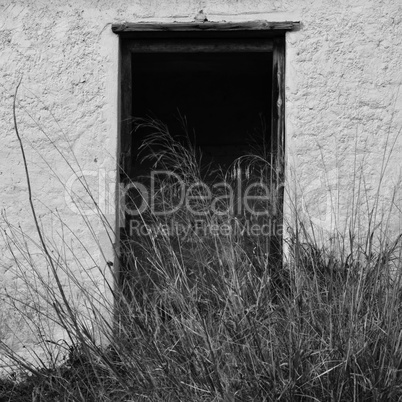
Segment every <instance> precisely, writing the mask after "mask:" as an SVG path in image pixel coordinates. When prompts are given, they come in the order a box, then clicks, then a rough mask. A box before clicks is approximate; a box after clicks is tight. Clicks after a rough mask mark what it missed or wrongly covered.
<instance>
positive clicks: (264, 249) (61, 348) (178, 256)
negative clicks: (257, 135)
mask: <svg viewBox="0 0 402 402" xmlns="http://www.w3.org/2000/svg"><path fill="white" fill-rule="evenodd" d="M139 123H140V124H143V125H144V124H146V125H148V128H151V129H152V130H151V131H152V132H151V134H150V135H149V136H148V137H147V139H146V141H145V143H144V144H143V147H142V149H145V148H146V149H147V153H146V155H147V157H148V158H150V161H151V162H152V165H153V167H154V168H155V169H160V170H164V171H170V172H174V173H175V174H176V175H177V176H175V178H176V177H180V179H181V180H183V181H184V183H185V186H186V187H191V186H193V187H192V188H193V190H194V193H192V195H193V196H194V198H193V200H196V202H195V204H194V205H192V208H188V205H187V204H184V205H181V207H180V208H177V209H176V210H175V211H174V213H171V214H155V213H153V212H152V210H151V209H150V208H145V210H144V211H141V213H137V214H135V219H136V220H137V221H138V222H139V223H138V226H137V227H148V228H150V230H148V232H147V235H146V236H143V235H132V236H128V237H127V238H125V239H121V240H122V241H121V244H122V246H121V249H120V252H119V254H118V255H117V258H116V260H117V261H118V262H119V264H120V267H119V268H120V271H119V272H113V273H112V274H111V275H105V267H103V266H100V264H99V263H97V262H96V261H95V260H94V259H93V257H92V256H91V255H88V256H87V258H88V259H90V260H91V261H92V262H93V264H96V269H97V270H98V271H99V273H100V274H101V275H100V277H101V278H103V279H104V280H105V281H106V282H107V283H106V284H103V285H101V286H97V285H96V283H94V282H91V280H90V281H89V283H90V284H91V286H87V285H86V284H85V282H82V280H81V279H82V278H80V277H77V272H80V271H83V274H84V276H85V274H86V272H85V269H86V265H85V263H84V262H83V260H82V259H81V258H67V254H68V255H70V254H72V255H74V249H71V248H69V247H68V245H66V244H64V245H63V247H62V249H58V250H57V249H55V247H52V252H49V249H50V248H49V246H48V244H49V243H48V242H49V241H50V239H49V238H47V237H46V234H45V233H43V231H42V229H41V226H40V225H39V223H37V224H36V228H37V231H38V234H39V235H40V236H39V237H40V238H39V241H38V240H37V239H35V238H30V237H29V236H27V234H26V233H25V232H24V230H23V229H21V228H19V227H15V226H13V225H12V224H11V223H10V222H8V221H5V225H6V231H5V232H4V236H5V240H6V241H7V244H8V245H9V248H10V251H11V253H12V256H13V257H14V261H13V263H14V269H15V273H16V275H17V276H18V278H19V280H20V281H21V283H22V284H23V285H24V287H25V289H26V292H25V293H24V296H23V297H18V296H15V295H11V294H10V295H8V299H7V300H8V303H10V304H11V305H12V306H13V307H14V308H15V309H16V311H17V312H19V314H21V315H22V316H23V319H24V320H25V321H26V322H27V323H29V325H31V326H32V328H33V330H34V331H35V332H36V334H37V336H38V341H39V342H40V345H42V347H43V350H44V355H45V357H46V359H43V358H42V357H41V356H43V354H42V355H41V356H39V355H37V359H36V361H35V362H34V363H32V362H29V361H27V360H26V359H24V358H23V357H21V356H19V355H17V354H15V353H14V351H13V350H12V348H10V347H9V346H8V345H7V344H6V343H5V342H3V341H2V342H1V347H2V350H3V356H4V357H7V359H8V361H9V362H10V361H11V362H13V363H14V364H15V365H16V367H17V368H18V369H19V370H20V373H23V374H21V375H22V377H21V378H20V379H17V378H10V379H4V380H3V381H2V382H1V383H0V395H1V396H2V398H3V400H10V401H11V400H20V401H49V400H55V401H56V400H57V401H86V402H88V401H97V402H98V401H127V402H128V401H134V400H135V401H141V400H144V401H146V400H151V401H190V400H191V401H278V400H283V401H304V400H306V401H307V400H316V401H371V400H376V401H379V400H384V401H385V400H387V401H391V400H400V399H401V398H402V388H401V383H402V382H401V370H402V345H401V343H402V323H401V318H400V317H401V314H400V304H401V303H400V302H401V286H400V285H401V283H400V282H401V267H400V261H401V258H400V250H401V247H400V246H401V244H400V243H401V237H400V236H399V237H397V238H396V240H395V241H394V242H391V243H390V242H389V241H388V237H387V236H386V235H387V233H384V232H381V231H376V230H374V229H371V228H372V227H373V226H369V228H368V231H367V233H366V236H365V241H364V242H363V244H362V243H361V242H360V241H359V242H357V241H356V237H355V236H354V234H353V233H352V232H349V236H347V235H346V236H345V232H342V233H343V234H342V236H341V235H339V236H338V238H337V242H338V243H337V244H338V245H339V244H340V245H341V247H339V246H337V247H336V248H333V247H331V244H330V245H324V243H323V242H316V241H315V239H314V236H313V235H312V231H311V227H309V226H308V224H309V223H308V222H305V221H302V219H301V218H300V219H299V218H298V216H297V213H296V219H295V220H294V222H295V224H294V226H293V227H292V235H291V236H289V237H287V238H286V242H287V249H288V254H287V255H286V256H285V258H284V260H282V259H276V263H275V259H272V258H271V255H272V254H274V253H275V250H273V249H272V247H273V245H272V243H271V242H267V241H266V237H264V236H261V235H257V236H254V235H250V234H249V233H247V231H245V230H244V228H245V224H246V222H247V219H251V218H252V216H247V214H243V215H242V214H236V213H234V212H233V208H231V206H230V205H228V204H227V202H228V200H230V198H229V197H227V196H228V193H227V192H226V190H227V188H226V190H225V187H224V186H223V187H222V186H221V187H219V188H217V187H216V188H215V189H216V193H214V194H212V196H211V197H205V188H204V187H202V186H199V185H197V184H199V183H200V182H203V181H204V180H205V176H203V174H204V173H203V169H201V165H200V161H202V155H200V154H199V153H198V150H197V148H196V147H191V146H190V147H189V146H188V144H184V143H183V142H180V141H178V140H177V139H175V138H173V137H172V136H170V133H169V131H168V129H167V128H166V127H165V126H163V125H162V124H161V123H159V122H155V121H145V122H144V121H142V122H139ZM16 128H17V125H16ZM264 158H265V159H264ZM270 169H271V167H270V164H269V160H268V159H267V158H266V156H265V157H262V156H258V155H255V156H254V157H251V156H249V157H247V158H243V159H242V160H238V161H237V163H236V164H234V165H233V166H232V167H231V170H229V172H228V174H225V172H223V174H222V176H221V177H219V176H215V177H217V180H221V181H223V182H225V183H228V185H230V184H231V180H234V181H236V179H237V177H238V176H236V175H238V172H239V171H241V172H243V173H244V175H245V178H243V179H242V180H249V181H250V182H251V181H253V180H254V181H255V180H257V181H260V182H261V181H264V180H266V181H267V182H269V184H270V185H272V181H271V176H272V172H271V170H270ZM245 172H248V173H247V174H246V173H245ZM27 175H28V176H29V173H28V171H27ZM177 185H178V183H177V181H175V180H173V179H172V176H168V177H165V178H164V179H161V180H158V181H157V182H156V189H157V191H156V192H155V197H154V199H152V202H154V205H155V207H156V210H157V211H167V210H170V209H171V207H172V205H177V204H176V201H177V197H178V195H179V190H180V188H179V187H177ZM85 188H86V189H87V190H88V191H90V189H88V188H87V187H85ZM270 194H271V195H272V200H270V203H269V204H268V205H269V207H268V208H269V209H270V211H269V212H270V214H268V216H271V217H272V211H280V208H279V207H278V206H275V204H274V203H275V199H277V193H275V191H273V192H271V193H270ZM30 195H31V193H30ZM127 197H129V195H128V196H127ZM217 198H219V199H220V204H219V205H218V207H217V208H215V210H213V208H211V202H213V200H216V199H217ZM139 201H141V202H142V201H143V200H141V199H139V198H138V194H137V195H133V196H132V200H131V202H128V205H129V206H130V208H131V209H134V210H135V208H138V202H139ZM146 201H147V200H146ZM172 203H173V204H172ZM146 206H147V205H146ZM215 206H217V204H215ZM31 207H32V212H33V213H34V210H35V208H34V206H33V204H31ZM200 211H202V212H205V213H204V214H203V215H202V216H203V219H204V220H205V221H206V223H205V225H206V226H207V227H208V225H209V226H210V225H218V226H219V225H227V227H230V228H232V229H233V228H237V229H239V230H231V231H230V230H229V231H228V234H227V235H224V236H223V235H216V234H211V233H209V232H207V233H206V234H205V232H203V231H199V230H198V227H197V223H196V221H197V219H196V218H197V217H198V215H197V213H195V212H200ZM98 212H99V213H101V212H100V211H98ZM137 212H138V209H137ZM82 218H83V219H84V222H85V223H86V224H88V225H89V221H88V220H87V219H86V218H85V215H83V216H82ZM279 218H281V217H280V216H279ZM172 219H173V220H174V222H176V223H177V224H180V225H183V226H184V227H185V228H187V229H188V231H187V233H186V234H185V235H183V233H169V232H168V231H166V230H157V228H161V227H163V226H164V225H168V224H169V223H170V221H171V220H172ZM258 219H260V222H264V221H263V218H258ZM258 219H257V221H258ZM261 219H262V220H261ZM61 225H62V227H63V229H64V230H66V231H68V225H66V224H65V223H63V222H61ZM89 229H90V228H89ZM106 229H107V230H109V229H110V228H106ZM90 232H92V231H91V230H90ZM346 233H347V232H346ZM377 236H378V237H377ZM31 244H33V246H34V248H35V250H39V252H40V256H41V258H40V259H39V263H38V260H37V259H36V258H35V257H34V255H33V254H32V252H31V249H32V248H31ZM88 254H90V253H88ZM71 264H73V265H74V266H72V265H71ZM28 268H29V269H28ZM28 272H29V274H28ZM88 276H89V278H90V279H91V277H90V275H89V273H88ZM53 281H56V283H57V284H58V285H57V286H56V287H55V286H54V282H53ZM110 281H112V283H110ZM115 283H117V284H118V285H119V286H117V287H116V286H115ZM66 286H67V288H68V286H71V289H78V291H79V294H80V305H79V306H78V305H77V303H76V300H74V299H73V298H71V297H69V293H68V292H66ZM104 289H107V290H108V292H109V294H111V295H112V299H113V300H114V303H113V302H111V299H110V298H108V297H106V296H105V294H104V293H103V290H104ZM105 312H106V314H105ZM110 317H114V319H115V321H114V322H111V321H110ZM49 320H50V321H54V322H55V324H57V325H58V326H60V327H61V328H62V330H63V333H64V334H65V340H64V341H59V342H55V341H54V340H51V339H47V334H46V333H45V332H46V330H45V326H46V324H45V323H46V322H48V321H49ZM99 334H100V335H101V336H99ZM100 337H101V338H102V340H103V343H100V342H99V339H100Z"/></svg>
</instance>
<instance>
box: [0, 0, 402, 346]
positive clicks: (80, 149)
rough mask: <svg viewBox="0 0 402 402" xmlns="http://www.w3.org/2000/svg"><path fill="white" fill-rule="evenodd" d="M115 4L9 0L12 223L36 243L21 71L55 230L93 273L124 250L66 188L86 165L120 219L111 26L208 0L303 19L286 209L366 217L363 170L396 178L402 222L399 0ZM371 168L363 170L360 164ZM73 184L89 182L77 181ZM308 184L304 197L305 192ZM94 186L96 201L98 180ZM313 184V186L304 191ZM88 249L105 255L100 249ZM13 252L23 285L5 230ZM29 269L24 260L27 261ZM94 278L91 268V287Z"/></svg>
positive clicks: (46, 208) (7, 283) (10, 273)
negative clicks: (80, 210)
mask: <svg viewBox="0 0 402 402" xmlns="http://www.w3.org/2000/svg"><path fill="white" fill-rule="evenodd" d="M110 4H111V3H110V2H108V1H102V0H101V1H95V0H87V1H81V0H77V1H70V2H68V4H67V2H61V1H50V0H49V1H47V0H45V1H40V2H39V1H38V2H36V1H35V2H34V1H6V0H2V1H1V4H0V74H1V75H0V77H1V78H0V91H1V98H0V143H1V147H0V191H1V197H0V208H1V210H2V213H3V222H2V224H1V226H2V228H7V226H8V230H9V231H10V227H9V225H10V224H13V225H17V226H18V225H21V228H23V229H22V230H23V232H24V233H26V234H29V235H30V236H32V237H33V238H34V239H35V240H37V235H36V234H35V228H34V224H33V220H32V215H31V213H30V210H29V204H28V197H27V184H26V179H25V175H24V166H23V163H22V158H21V153H20V149H19V144H18V141H17V138H16V135H15V132H14V128H13V114H12V112H13V94H14V91H15V88H16V86H17V83H18V82H19V81H20V80H22V81H21V86H20V89H19V94H18V101H17V108H16V114H17V120H18V126H19V131H20V134H21V136H22V138H23V141H24V144H25V147H26V153H27V159H28V163H29V169H30V175H31V181H32V190H33V193H34V203H35V206H36V208H37V213H38V216H39V218H40V221H41V224H42V225H43V227H44V231H45V232H46V234H47V236H48V237H49V238H50V239H52V240H53V241H54V243H55V244H59V243H60V240H59V239H60V237H64V238H67V239H68V242H69V244H70V245H71V249H72V250H73V251H74V253H73V254H74V255H75V256H77V255H78V256H79V255H80V253H81V255H82V258H80V257H78V258H75V257H73V256H71V253H70V252H67V251H68V250H67V251H66V253H65V258H66V259H67V260H68V261H69V266H70V267H71V269H72V270H76V271H77V272H81V271H82V268H83V267H87V270H86V272H92V271H91V269H92V267H93V266H94V265H96V264H98V265H99V266H100V267H101V270H105V272H106V271H107V264H106V262H107V261H108V260H113V253H112V247H111V244H110V242H109V241H108V239H107V236H106V235H105V230H104V227H103V224H102V223H101V222H100V221H99V219H96V218H95V217H93V216H92V217H89V220H90V221H89V223H90V226H91V227H92V228H93V232H92V234H91V233H89V230H88V225H87V224H86V223H85V222H84V221H83V219H82V217H81V216H80V215H79V214H77V213H76V212H74V211H73V210H72V209H71V205H70V207H69V206H68V197H67V198H66V191H65V188H66V184H67V185H68V186H69V185H70V184H72V183H73V179H71V178H72V177H74V176H72V174H73V171H75V172H78V171H80V170H82V171H84V172H85V177H86V179H87V180H88V183H89V186H90V188H91V192H92V193H93V194H94V195H95V197H97V196H98V194H99V193H100V197H99V205H100V207H101V208H102V210H103V211H104V212H105V213H106V215H107V217H108V219H109V221H110V222H111V223H112V225H113V224H114V207H113V200H114V194H113V191H114V186H115V181H116V154H117V146H118V144H117V139H118V117H117V116H118V37H117V36H116V35H114V34H113V33H112V32H111V23H116V22H123V21H129V22H139V21H158V22H172V21H191V20H193V18H194V16H195V15H196V13H197V12H198V11H199V10H200V9H203V10H204V12H205V13H206V15H207V17H208V19H209V20H210V21H224V20H225V21H247V20H270V21H285V20H288V21H289V20H290V21H301V24H302V28H301V30H300V31H298V32H292V33H289V34H288V35H287V54H286V57H287V59H286V68H287V77H286V124H287V129H286V155H287V161H288V174H287V178H288V184H287V190H286V193H287V201H286V202H287V206H288V209H287V211H288V212H289V211H290V210H291V209H293V207H292V204H293V203H296V206H297V208H298V209H301V212H302V213H306V211H308V214H309V215H310V217H311V218H312V219H313V221H314V223H315V224H317V225H318V226H319V227H321V228H323V229H325V230H329V231H331V230H332V229H333V223H332V220H333V215H332V213H331V206H334V208H335V209H336V208H338V206H339V205H340V209H341V210H342V211H343V212H342V214H341V216H343V218H342V219H343V220H345V217H348V216H355V215H354V210H353V211H352V210H350V205H353V202H352V200H353V199H358V197H357V196H356V193H354V192H353V191H351V189H352V188H358V187H359V186H356V183H354V181H355V182H358V183H360V184H361V186H360V187H359V188H360V189H361V190H363V191H364V194H365V195H366V196H365V198H367V199H368V202H369V205H371V204H370V203H373V202H374V201H375V199H376V190H377V185H378V180H379V177H380V176H381V175H383V177H384V179H383V181H382V186H383V187H382V189H381V192H380V198H381V200H382V201H385V204H386V205H388V204H389V202H390V201H392V200H394V204H395V209H394V213H393V215H392V219H391V220H390V221H389V222H390V225H392V230H393V231H394V233H397V232H398V230H400V224H401V220H400V207H401V202H400V198H399V194H396V197H393V190H394V189H395V188H396V187H397V185H398V183H399V175H400V162H399V160H400V155H402V141H401V139H400V138H399V134H400V130H401V128H402V114H401V112H400V109H401V106H402V94H400V91H399V88H400V81H401V71H402V6H401V3H400V1H399V0H376V1H370V0H353V1H352V0H342V1H333V0H331V1H325V0H316V1H304V0H292V1H290V0H283V1H273V0H270V1H260V0H247V1H223V0H210V1H208V0H204V1H195V0H193V1H190V0H180V1H179V0H177V1H154V0H149V1H133V2H131V3H130V4H127V2H123V1H116V2H113V5H112V6H111V5H110ZM391 148H392V155H391V156H390V158H389V159H388V153H389V151H390V150H391ZM384 160H387V161H388V166H387V172H386V174H383V172H382V166H383V161H384ZM71 167H72V169H71ZM72 170H73V171H72ZM361 170H363V171H364V175H363V176H360V174H359V172H360V171H361ZM89 172H91V173H89ZM68 186H67V187H68ZM73 186H76V187H74V189H75V190H76V191H82V190H79V185H78V182H77V181H76V182H74V183H73ZM328 189H330V190H331V192H328V191H327V190H328ZM295 193H297V194H298V197H299V198H297V199H296V201H294V200H295ZM81 194H82V195H83V197H84V198H85V191H82V192H81ZM104 194H106V197H107V198H105V196H104ZM328 194H330V196H328ZM300 195H303V196H304V198H303V199H304V201H303V202H302V200H301V198H300ZM363 198H364V197H363ZM377 198H378V197H377ZM334 200H339V201H340V202H339V203H338V202H334ZM359 202H360V201H359ZM387 203H388V204H387ZM347 205H349V207H347ZM289 206H290V207H289ZM347 208H349V209H347ZM355 208H356V205H355ZM387 208H388V210H389V205H388V207H387ZM398 208H399V209H398ZM84 209H85V206H84ZM366 209H367V203H366V200H365V199H362V200H361V205H360V204H359V205H357V210H358V211H360V212H359V214H362V215H365V214H366ZM380 212H381V211H379V213H380ZM289 216H290V215H289ZM4 218H6V219H7V222H9V223H8V224H7V223H5V222H4ZM60 221H62V222H64V223H65V225H68V228H67V227H66V226H63V225H61V223H60ZM80 241H83V244H80ZM99 246H100V247H99ZM99 249H103V250H105V254H104V255H102V253H101V252H100V251H99ZM70 251H71V250H70ZM32 254H33V258H35V259H38V264H40V263H41V260H40V258H41V257H40V256H37V255H36V254H35V252H34V250H33V252H32ZM88 254H89V255H90V256H91V257H94V260H91V259H88ZM0 255H1V256H2V259H1V264H0V281H1V284H2V287H6V288H7V289H8V291H9V292H11V293H13V294H21V289H22V287H21V286H22V285H21V281H20V282H19V281H17V280H16V278H15V270H14V269H13V267H14V265H15V264H14V263H13V261H12V259H9V257H11V256H10V254H9V253H8V252H7V245H6V242H5V241H4V240H2V242H1V244H0ZM28 265H29V264H28ZM39 266H40V265H39ZM27 270H28V268H27V266H26V265H24V266H23V267H22V272H26V271H27ZM80 270H81V271H80ZM93 272H94V273H93V277H92V279H94V280H95V281H97V283H99V284H100V286H101V282H102V280H101V275H100V274H99V272H98V271H96V272H97V273H95V271H93ZM81 273H82V272H81ZM92 279H88V277H87V276H86V275H83V277H82V280H83V281H88V283H89V284H90V283H92V282H91V281H92ZM66 283H68V278H66ZM24 291H26V292H28V290H27V289H25V290H24ZM11 311H12V310H11V309H8V307H7V305H6V304H3V306H2V311H1V312H0V314H1V324H0V336H2V337H3V338H5V339H7V341H8V342H9V343H10V344H11V345H12V346H13V348H14V349H15V350H17V351H18V350H20V349H21V347H22V345H23V344H27V345H29V344H30V342H31V343H32V342H33V338H32V337H31V335H29V331H24V330H23V328H25V323H23V322H21V320H20V318H19V317H18V315H15V314H14V313H11ZM13 314H14V315H13ZM9 325H10V326H11V327H12V328H13V329H15V328H21V331H19V336H20V338H21V339H18V338H16V337H12V335H11V332H10V331H9V327H8V326H9ZM49 336H50V335H49ZM55 336H57V334H56V335H55Z"/></svg>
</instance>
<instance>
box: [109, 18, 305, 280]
mask: <svg viewBox="0 0 402 402" xmlns="http://www.w3.org/2000/svg"><path fill="white" fill-rule="evenodd" d="M299 28H300V23H299V22H289V21H285V22H268V21H252V22H244V23H226V22H225V23H219V22H217V23H215V22H204V23H168V24H163V23H123V24H113V25H112V31H113V32H114V33H115V34H118V35H119V39H120V63H119V66H120V88H119V91H120V96H119V99H120V105H119V110H120V119H119V132H120V138H119V148H118V149H119V152H118V155H119V162H118V163H119V165H118V169H119V180H120V183H121V184H123V185H124V184H126V183H127V182H128V181H129V180H130V177H132V173H133V172H132V171H131V170H132V164H131V158H132V152H133V149H132V144H131V138H132V131H133V128H132V123H131V117H132V57H131V55H132V53H134V52H156V53H158V52H173V51H176V52H177V51H180V52H186V51H188V52H214V51H215V52H216V51H219V52H225V51H226V52H245V51H258V52H264V51H265V52H266V51H270V52H272V53H273V66H272V110H271V133H272V150H273V151H274V152H272V159H271V164H272V166H273V167H274V172H275V174H274V177H273V178H272V180H273V182H272V183H271V185H273V186H275V188H277V190H278V192H277V197H278V203H279V205H283V197H284V188H283V183H284V172H285V166H284V156H285V56H286V48H285V35H286V32H288V31H294V30H298V29H299ZM117 209H118V210H117V222H116V229H117V230H116V237H117V239H116V244H117V245H119V244H121V242H122V241H123V239H124V238H125V237H126V230H125V228H122V230H120V226H121V224H120V222H119V219H121V218H120V217H121V213H120V211H119V209H120V203H119V202H118V203H117ZM279 215H280V217H281V218H280V219H282V211H280V213H279ZM281 224H282V223H281V222H280V223H279V225H281ZM277 247H278V249H279V252H280V253H281V252H282V239H281V240H280V241H279V243H278V245H277ZM119 262H120V261H119V257H117V261H116V265H117V267H118V268H117V278H118V279H117V280H118V282H120V279H119V277H120V276H121V275H119V274H118V272H119V271H120V269H119V266H120V268H121V264H119Z"/></svg>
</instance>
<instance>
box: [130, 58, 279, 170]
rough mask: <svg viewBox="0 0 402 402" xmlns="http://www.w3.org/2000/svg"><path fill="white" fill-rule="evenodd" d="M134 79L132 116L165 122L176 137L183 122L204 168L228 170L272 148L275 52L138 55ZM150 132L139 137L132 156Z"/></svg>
mask: <svg viewBox="0 0 402 402" xmlns="http://www.w3.org/2000/svg"><path fill="white" fill-rule="evenodd" d="M132 77H133V78H132V80H133V84H132V85H133V100H132V104H133V116H135V117H146V116H152V117H154V118H156V119H158V120H161V121H162V122H163V123H165V124H166V125H167V127H168V128H169V131H170V133H171V134H172V135H175V134H176V135H177V134H180V135H182V134H183V127H182V123H183V121H182V120H185V121H186V122H187V130H188V131H189V133H188V134H189V138H190V139H191V140H192V142H193V143H194V145H195V146H197V147H199V148H200V149H201V151H202V154H203V160H204V162H205V163H210V162H213V163H215V164H219V165H221V166H222V167H223V168H228V167H229V165H230V164H231V163H232V162H233V161H234V160H235V159H236V158H238V157H240V156H242V155H245V154H247V153H250V152H251V147H256V146H258V145H261V146H265V147H268V148H270V146H271V144H270V127H271V98H272V88H271V86H272V85H271V82H272V53H271V52H266V53H243V52H242V53H136V54H133V56H132ZM146 132H147V131H146V130H142V131H141V130H139V131H137V132H136V134H135V139H134V143H133V148H134V153H135V152H136V150H138V147H139V146H140V144H141V142H142V140H143V136H144V135H145V134H146ZM137 155H138V153H137ZM133 163H134V164H135V165H137V167H136V166H134V167H133V170H134V172H135V171H137V172H138V171H139V170H138V168H139V166H138V164H139V160H138V157H134V158H133Z"/></svg>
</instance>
